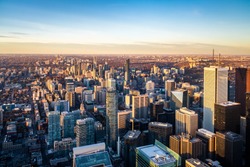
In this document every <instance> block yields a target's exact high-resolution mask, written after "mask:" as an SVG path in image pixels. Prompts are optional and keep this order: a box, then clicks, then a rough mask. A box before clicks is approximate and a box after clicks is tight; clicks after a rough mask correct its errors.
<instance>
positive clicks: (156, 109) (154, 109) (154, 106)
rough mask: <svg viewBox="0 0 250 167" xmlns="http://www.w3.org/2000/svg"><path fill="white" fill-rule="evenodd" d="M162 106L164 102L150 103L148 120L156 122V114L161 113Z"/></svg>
mask: <svg viewBox="0 0 250 167" xmlns="http://www.w3.org/2000/svg"><path fill="white" fill-rule="evenodd" d="M163 106H164V102H162V101H157V102H155V103H150V120H151V121H156V120H157V118H158V114H160V113H163ZM166 122H167V121H166Z"/></svg>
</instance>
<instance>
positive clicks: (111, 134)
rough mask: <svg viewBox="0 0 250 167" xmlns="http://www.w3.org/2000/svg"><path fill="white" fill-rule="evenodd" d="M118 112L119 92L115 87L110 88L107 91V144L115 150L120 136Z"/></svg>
mask: <svg viewBox="0 0 250 167" xmlns="http://www.w3.org/2000/svg"><path fill="white" fill-rule="evenodd" d="M117 112H118V99H117V93H116V90H115V89H113V88H109V89H108V90H107V93H106V137H107V139H106V142H107V144H106V145H107V146H108V147H111V148H112V149H113V150H115V151H116V141H117V138H118V123H117V115H118V114H117Z"/></svg>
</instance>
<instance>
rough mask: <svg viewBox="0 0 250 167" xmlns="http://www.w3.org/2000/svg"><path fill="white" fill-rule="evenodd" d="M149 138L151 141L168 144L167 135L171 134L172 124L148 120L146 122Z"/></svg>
mask: <svg viewBox="0 0 250 167" xmlns="http://www.w3.org/2000/svg"><path fill="white" fill-rule="evenodd" d="M148 131H149V134H150V136H149V138H150V139H151V142H152V143H153V142H154V141H155V139H156V140H158V141H160V142H161V143H163V144H165V145H166V146H168V145H169V136H170V135H172V134H173V126H172V125H171V124H169V123H161V122H150V123H149V124H148Z"/></svg>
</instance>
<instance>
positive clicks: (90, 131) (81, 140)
mask: <svg viewBox="0 0 250 167" xmlns="http://www.w3.org/2000/svg"><path fill="white" fill-rule="evenodd" d="M94 124H95V122H94V119H93V118H85V119H78V120H77V121H76V127H75V131H76V146H77V147H79V146H84V145H89V144H94V142H95V127H94Z"/></svg>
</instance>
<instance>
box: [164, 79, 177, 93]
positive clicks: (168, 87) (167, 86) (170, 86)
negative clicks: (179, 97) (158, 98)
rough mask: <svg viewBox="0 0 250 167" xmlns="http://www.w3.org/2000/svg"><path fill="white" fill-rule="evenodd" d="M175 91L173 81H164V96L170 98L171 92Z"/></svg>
mask: <svg viewBox="0 0 250 167" xmlns="http://www.w3.org/2000/svg"><path fill="white" fill-rule="evenodd" d="M173 90H175V81H174V80H173V79H171V80H166V81H165V94H166V95H167V97H170V96H171V91H173Z"/></svg>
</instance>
